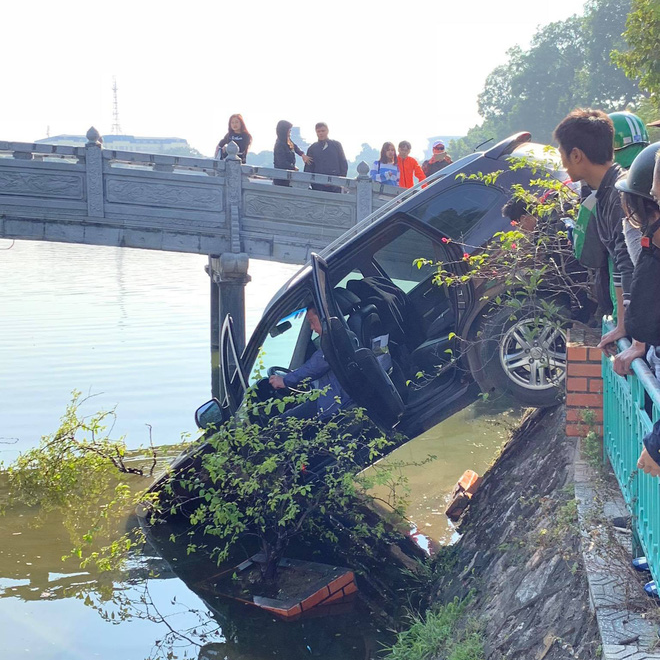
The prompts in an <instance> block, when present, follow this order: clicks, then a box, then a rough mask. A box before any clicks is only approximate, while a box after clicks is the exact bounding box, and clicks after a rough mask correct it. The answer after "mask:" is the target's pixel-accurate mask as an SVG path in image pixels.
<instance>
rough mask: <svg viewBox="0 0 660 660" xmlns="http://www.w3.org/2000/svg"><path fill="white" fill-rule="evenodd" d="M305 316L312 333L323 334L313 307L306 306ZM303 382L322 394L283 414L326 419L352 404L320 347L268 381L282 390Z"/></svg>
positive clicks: (301, 417)
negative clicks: (296, 366) (289, 369)
mask: <svg viewBox="0 0 660 660" xmlns="http://www.w3.org/2000/svg"><path fill="white" fill-rule="evenodd" d="M305 319H306V320H307V323H309V327H310V328H311V329H312V332H316V334H318V335H319V337H320V336H321V333H322V332H323V329H322V327H321V321H320V319H319V315H318V312H317V311H316V309H314V307H308V308H307V313H306V314H305ZM303 381H308V382H311V384H312V387H313V388H314V389H318V390H324V391H323V393H322V394H321V395H320V396H319V397H318V398H317V399H316V400H315V401H305V402H304V403H301V404H300V405H298V406H296V407H295V408H292V409H291V410H287V411H286V412H285V413H284V415H283V417H297V418H298V419H311V418H313V417H318V418H319V419H320V420H323V421H324V420H327V419H328V418H329V417H331V416H332V415H334V414H335V413H337V412H338V411H339V410H340V408H345V407H346V406H348V405H350V404H351V403H352V400H351V397H350V396H349V395H348V394H347V393H346V391H345V390H344V388H343V387H342V386H341V385H340V384H339V381H338V380H337V376H335V374H334V373H333V371H332V369H331V368H330V365H329V364H328V363H327V362H326V359H325V357H324V356H323V351H322V350H321V349H320V348H319V349H317V350H316V351H314V353H313V354H312V356H311V357H310V358H309V360H307V362H305V363H304V364H302V365H300V366H299V367H298V368H297V369H294V370H293V371H291V372H289V373H288V374H285V375H284V376H278V375H273V376H271V377H270V378H269V381H268V382H269V383H270V385H271V387H273V388H274V389H276V390H279V389H284V388H287V387H296V386H297V385H300V383H302V382H303ZM326 388H327V389H326Z"/></svg>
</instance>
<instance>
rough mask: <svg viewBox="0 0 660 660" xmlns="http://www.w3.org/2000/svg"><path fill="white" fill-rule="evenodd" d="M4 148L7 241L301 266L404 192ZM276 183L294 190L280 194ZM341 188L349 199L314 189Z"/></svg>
mask: <svg viewBox="0 0 660 660" xmlns="http://www.w3.org/2000/svg"><path fill="white" fill-rule="evenodd" d="M87 139H88V142H87V145H86V146H84V147H69V146H59V145H50V144H25V143H18V142H3V141H0V237H2V238H16V239H27V240H42V241H59V242H65V243H84V244H89V245H115V246H120V247H135V248H146V249H152V250H170V251H175V252H193V253H197V254H208V255H221V254H224V253H233V254H240V253H242V254H246V255H248V257H254V258H257V259H272V260H275V261H280V262H286V263H298V264H302V263H305V261H307V259H308V258H309V255H310V252H311V251H312V250H316V251H318V250H321V249H322V248H324V247H325V246H326V245H328V243H330V242H331V241H333V240H334V239H336V238H337V237H339V236H340V235H341V234H342V233H344V232H345V231H346V230H347V229H349V228H350V227H352V226H353V225H355V224H356V223H357V222H358V221H360V220H362V219H363V218H365V217H366V216H368V215H369V214H370V213H371V212H372V211H374V210H376V209H378V208H379V207H380V206H382V205H383V204H385V203H386V202H387V201H389V200H390V199H392V198H393V197H395V196H396V195H397V194H398V193H399V192H401V189H399V188H395V187H392V186H381V185H380V184H375V183H373V182H372V181H370V180H369V176H368V166H367V165H366V163H361V164H360V167H359V168H358V169H359V172H360V173H359V174H358V177H357V178H356V179H346V178H343V177H334V176H325V175H320V174H307V173H304V172H293V171H283V170H276V169H273V168H263V167H251V166H249V165H241V162H240V160H239V159H238V156H237V148H236V146H235V145H233V144H230V145H229V146H228V149H227V151H228V157H227V159H226V160H215V159H202V158H184V157H179V156H164V155H155V154H140V153H133V152H122V151H114V150H109V149H103V148H102V145H101V143H100V136H99V133H98V131H96V129H94V128H92V129H90V130H89V131H88V133H87ZM273 179H279V180H285V181H286V182H287V183H288V184H289V185H288V186H274V185H272V183H273ZM312 183H319V184H331V185H335V186H341V187H342V189H343V192H344V194H337V193H329V192H321V191H317V190H310V189H309V188H310V184H312Z"/></svg>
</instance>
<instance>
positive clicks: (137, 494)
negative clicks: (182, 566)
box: [2, 392, 156, 570]
mask: <svg viewBox="0 0 660 660" xmlns="http://www.w3.org/2000/svg"><path fill="white" fill-rule="evenodd" d="M72 396H73V398H72V401H71V403H69V405H68V406H67V409H66V412H65V414H64V416H63V417H62V419H61V420H60V426H59V428H58V430H57V431H56V432H55V433H53V434H52V435H48V436H44V437H43V438H42V439H41V442H40V443H39V446H38V447H36V448H34V449H30V450H28V451H26V452H25V453H23V454H21V455H20V456H19V457H18V458H17V459H16V461H15V462H14V463H13V464H11V465H9V466H8V467H5V466H2V467H3V476H4V478H5V479H6V481H7V485H8V492H7V495H6V498H4V501H3V502H2V510H3V511H5V510H6V509H7V508H9V507H15V506H19V505H24V506H28V507H33V508H36V509H38V512H37V515H36V521H37V523H39V522H43V520H45V518H46V517H47V516H48V515H50V514H51V513H53V512H57V513H58V514H59V515H61V516H62V520H63V524H64V527H65V529H66V530H67V531H68V533H69V536H70V538H71V542H72V544H73V546H74V547H73V549H72V551H71V556H74V557H78V558H79V559H80V560H81V562H82V564H83V565H85V566H86V565H89V564H92V565H96V566H97V567H98V568H99V569H101V570H108V569H110V568H113V567H115V566H117V565H118V564H120V563H121V562H122V560H123V559H124V558H125V557H126V556H127V555H128V554H129V553H130V552H131V551H132V550H133V548H134V547H135V546H136V545H139V544H140V543H141V542H142V539H141V536H140V534H139V532H137V533H119V532H118V526H119V521H120V520H121V519H125V516H126V513H127V512H132V511H133V509H134V508H135V505H136V504H137V502H139V501H143V500H144V499H145V494H144V490H142V489H141V488H140V484H139V483H138V482H139V481H140V478H141V477H150V476H151V475H152V472H153V469H154V467H155V465H156V454H155V451H154V449H153V447H152V448H151V449H150V450H149V451H148V452H142V453H139V452H129V451H128V450H127V448H126V444H125V442H124V440H123V438H120V439H119V440H112V439H110V438H109V437H108V436H107V435H106V433H105V431H106V428H107V425H108V423H112V422H114V411H104V412H99V413H96V414H94V415H91V416H88V417H83V416H82V415H81V414H80V406H81V405H82V404H83V403H84V401H85V400H84V399H81V397H80V393H79V392H73V395H72ZM145 485H146V484H141V487H142V488H144V487H145ZM104 542H105V543H107V545H103V543H104Z"/></svg>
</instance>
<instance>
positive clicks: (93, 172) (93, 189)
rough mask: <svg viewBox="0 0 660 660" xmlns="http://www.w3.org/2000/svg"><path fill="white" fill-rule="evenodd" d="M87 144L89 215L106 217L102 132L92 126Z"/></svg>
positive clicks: (88, 132) (86, 170) (86, 164)
mask: <svg viewBox="0 0 660 660" xmlns="http://www.w3.org/2000/svg"><path fill="white" fill-rule="evenodd" d="M85 137H86V138H87V144H85V172H86V176H87V215H88V216H89V217H91V218H102V217H104V215H105V214H104V209H103V154H102V153H101V148H102V140H101V134H100V133H99V132H98V131H97V130H96V129H95V128H94V127H93V126H92V127H91V128H90V129H89V130H88V131H87V135H86V136H85Z"/></svg>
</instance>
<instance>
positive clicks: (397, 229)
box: [251, 222, 457, 407]
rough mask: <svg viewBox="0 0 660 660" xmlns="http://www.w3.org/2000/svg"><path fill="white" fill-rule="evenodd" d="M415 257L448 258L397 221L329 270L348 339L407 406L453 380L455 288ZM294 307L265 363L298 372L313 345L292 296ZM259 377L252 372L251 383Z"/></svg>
mask: <svg viewBox="0 0 660 660" xmlns="http://www.w3.org/2000/svg"><path fill="white" fill-rule="evenodd" d="M419 258H424V259H428V260H429V261H430V262H432V263H435V262H438V261H443V262H445V263H446V262H447V261H448V260H450V259H451V256H450V253H449V251H448V250H447V248H446V246H445V245H443V244H442V242H440V241H439V240H438V239H437V238H434V237H432V236H431V235H430V234H429V233H428V232H427V231H425V230H424V229H423V228H421V229H420V228H419V227H415V226H414V224H413V223H408V222H394V223H391V224H389V225H388V226H387V227H386V228H384V230H383V231H380V232H379V233H378V234H377V235H375V236H373V237H370V238H369V240H366V241H361V242H360V244H359V248H358V250H356V251H352V252H351V253H350V254H348V255H346V256H345V257H343V258H341V260H340V261H339V262H338V263H337V264H336V265H333V266H332V268H331V270H330V278H331V281H332V282H333V283H335V284H334V286H333V288H332V295H333V297H334V300H335V303H336V306H337V308H338V309H339V310H340V311H341V314H342V315H343V317H344V321H345V325H346V326H347V328H348V331H349V332H350V336H351V340H352V341H353V342H354V344H355V346H356V347H362V348H368V349H370V350H371V351H373V353H374V354H375V355H376V358H377V360H378V363H379V364H380V366H381V367H382V369H383V370H384V371H385V372H386V373H387V375H388V376H389V378H390V379H391V381H392V383H393V384H394V386H395V387H396V390H397V392H398V393H399V395H400V397H401V399H402V400H403V402H404V403H405V404H406V406H407V407H411V406H415V405H416V404H419V403H422V402H423V401H425V400H426V399H427V398H429V397H432V396H434V395H437V393H438V391H439V390H442V389H443V388H445V387H448V386H449V385H450V384H451V383H452V382H453V381H454V378H455V377H456V370H455V369H454V368H453V365H452V355H453V352H452V351H453V346H454V339H453V331H454V329H455V326H456V320H457V319H456V314H455V311H454V310H455V305H456V302H455V300H454V289H450V288H447V287H445V286H441V285H439V284H437V283H436V282H435V281H434V275H435V272H436V269H435V267H434V266H433V265H432V264H427V265H422V266H418V265H417V264H416V263H415V260H417V259H419ZM308 298H309V296H308ZM293 306H294V307H295V309H294V310H293V311H291V312H290V313H289V314H287V315H286V316H284V317H283V318H281V319H280V320H279V321H278V323H277V324H276V325H275V326H274V327H273V328H272V329H271V330H270V332H269V335H268V336H267V337H266V341H265V342H264V344H263V347H262V354H263V357H262V360H263V363H264V364H267V365H274V364H277V365H280V366H282V367H285V368H290V369H295V368H296V367H298V366H300V365H301V364H302V363H303V362H304V361H305V360H306V359H308V358H309V357H310V355H311V354H312V353H313V352H314V350H316V348H317V347H318V338H314V341H312V333H311V331H310V329H309V327H308V325H307V324H306V323H305V322H304V316H305V311H306V304H304V303H302V302H301V298H297V299H296V303H295V304H294V305H293ZM289 309H291V307H289ZM292 330H293V332H292ZM284 333H286V335H288V337H287V339H286V342H285V341H284V337H283V334H284ZM294 338H295V342H294V341H293V340H294ZM285 344H286V345H287V346H288V348H286V349H284V350H283V348H282V347H283V346H284V345H285ZM276 345H277V346H276ZM256 375H257V374H256V372H255V371H254V370H253V376H252V378H251V380H253V379H254V378H255V377H256ZM261 375H262V374H261ZM262 376H263V375H262Z"/></svg>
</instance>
